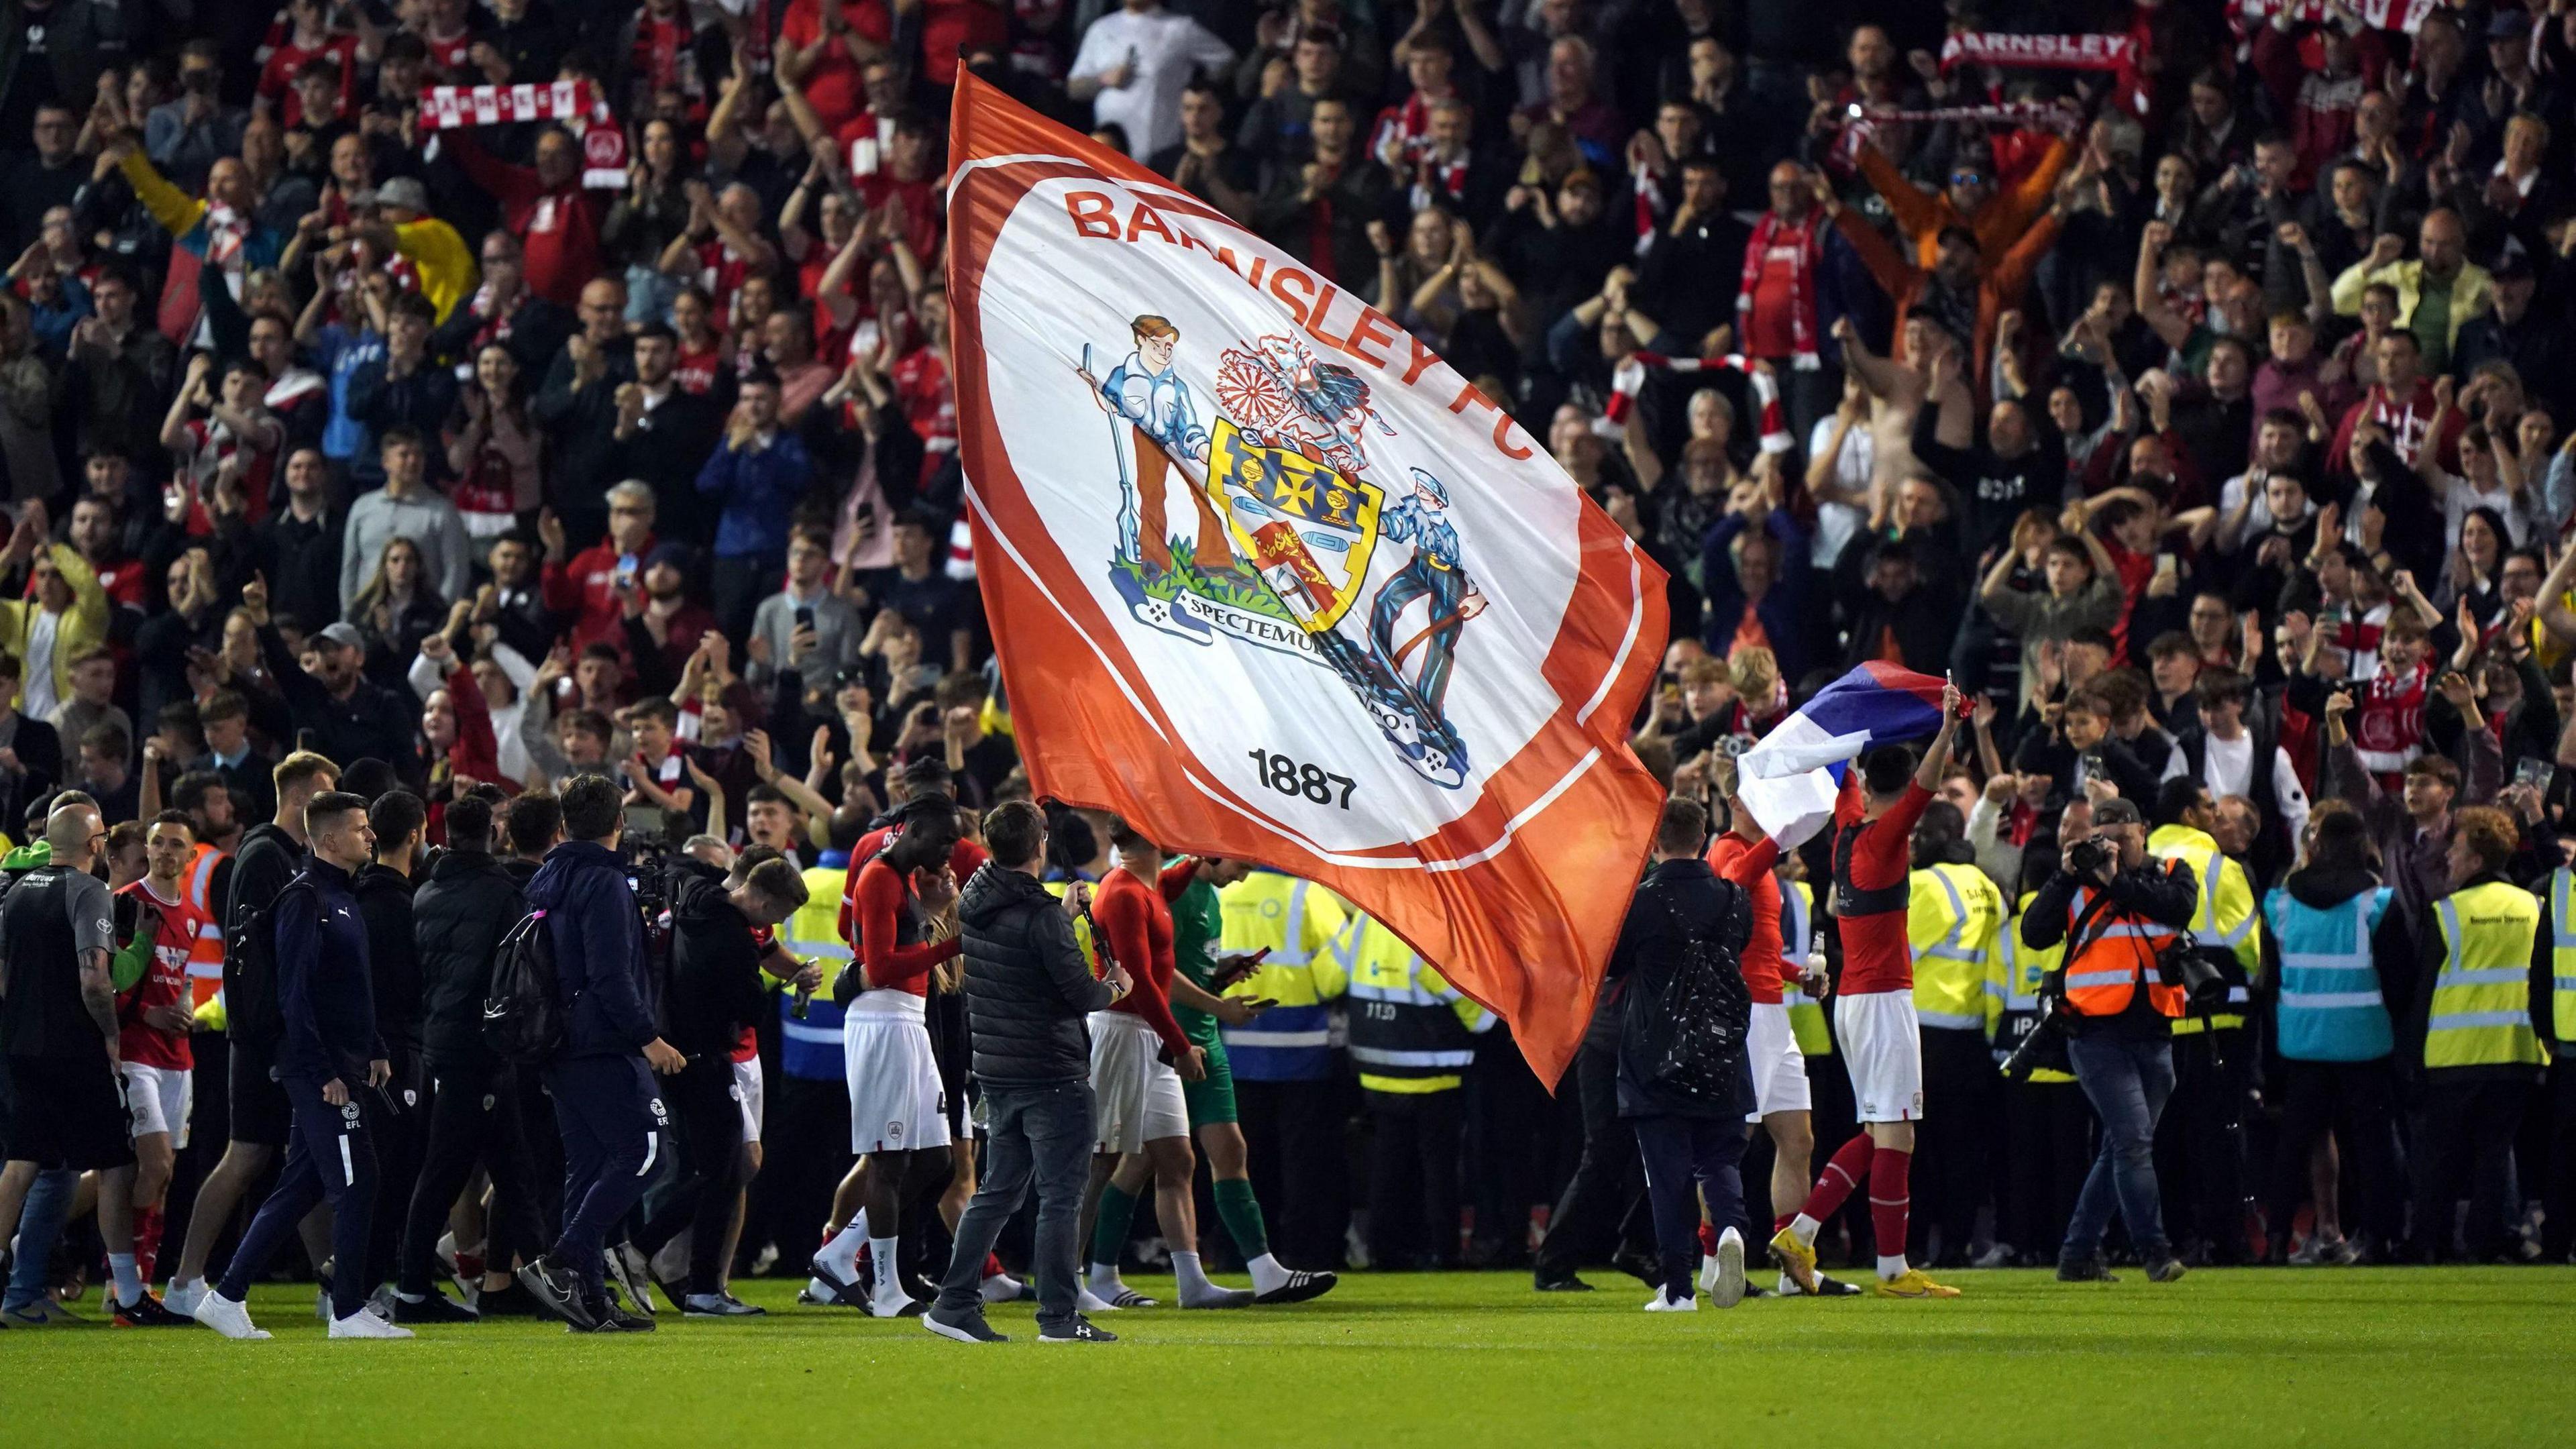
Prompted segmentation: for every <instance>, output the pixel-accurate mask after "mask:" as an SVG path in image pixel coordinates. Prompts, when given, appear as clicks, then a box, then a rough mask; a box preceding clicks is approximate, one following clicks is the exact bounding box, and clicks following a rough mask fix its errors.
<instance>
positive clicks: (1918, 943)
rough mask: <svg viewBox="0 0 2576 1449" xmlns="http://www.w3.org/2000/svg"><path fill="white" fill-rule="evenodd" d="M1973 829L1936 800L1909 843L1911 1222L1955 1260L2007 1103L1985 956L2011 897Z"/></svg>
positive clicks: (1926, 1243) (1924, 1241) (1921, 1245)
mask: <svg viewBox="0 0 2576 1449" xmlns="http://www.w3.org/2000/svg"><path fill="white" fill-rule="evenodd" d="M1967 828H1968V822H1967V817H1966V816H1964V815H1962V814H1960V813H1959V807H1958V806H1956V805H1953V804H1951V803H1950V802H1949V801H1947V800H1935V801H1933V802H1932V803H1930V804H1929V805H1926V806H1924V807H1923V816H1922V818H1921V819H1919V820H1917V821H1916V822H1915V824H1914V830H1913V834H1912V836H1911V838H1910V839H1909V840H1908V841H1907V850H1908V852H1909V854H1910V855H1911V856H1912V860H1913V867H1914V868H1913V870H1912V871H1910V872H1909V873H1908V874H1907V877H1906V906H1905V935H1906V941H1907V944H1908V945H1910V946H1912V947H1913V948H1914V1017H1915V1022H1916V1025H1917V1032H1916V1035H1917V1037H1918V1039H1919V1043H1920V1046H1921V1050H1922V1053H1923V1118H1922V1122H1921V1123H1920V1125H1918V1126H1917V1127H1916V1128H1915V1129H1914V1130H1915V1152H1916V1154H1917V1155H1916V1158H1915V1161H1916V1163H1917V1164H1918V1166H1917V1168H1916V1170H1915V1173H1914V1179H1913V1195H1914V1202H1913V1210H1914V1211H1913V1217H1912V1222H1913V1224H1914V1236H1915V1237H1916V1238H1917V1239H1918V1240H1919V1241H1918V1242H1917V1244H1916V1246H1917V1248H1918V1250H1923V1249H1929V1250H1931V1251H1934V1252H1937V1253H1938V1254H1939V1255H1941V1256H1943V1257H1945V1258H1949V1259H1952V1260H1961V1259H1964V1258H1965V1257H1966V1256H1967V1251H1968V1242H1969V1239H1970V1238H1972V1237H1973V1236H1975V1233H1976V1227H1977V1208H1978V1206H1979V1205H1980V1204H1981V1203H1982V1202H1983V1201H1984V1200H1985V1196H1986V1189H1987V1186H1988V1183H1989V1180H1990V1179H1991V1178H1992V1176H1993V1172H1992V1168H1991V1165H1990V1154H1989V1153H1988V1151H1987V1148H1988V1144H1989V1143H1990V1142H1991V1141H1992V1140H1993V1135H1994V1124H1995V1113H1996V1111H1997V1110H1998V1108H1999V1107H2000V1105H2001V1098H2000V1095H1999V1094H1998V1093H1997V1092H1996V1090H1995V1086H1996V1079H1995V1064H1994V1058H1993V1056H1992V1055H1991V1052H1990V1049H1989V1047H1988V1045H1987V1042H1986V958H1987V957H1988V956H1989V955H1992V954H1993V952H1994V946H1995V935H1996V933H1997V932H1999V931H2001V930H2002V929H2003V924H2004V916H2005V914H2006V912H2005V910H2004V895H2003V892H2002V891H2001V890H1999V889H1997V888H1996V886H1995V883H1994V881H1993V879H1992V878H1990V877H1989V876H1987V874H1986V873H1985V872H1984V871H1982V870H1979V869H1978V868H1977V865H1976V858H1977V856H1976V850H1975V849H1974V847H1972V846H1970V845H1969V844H1968V842H1967V839H1966V835H1967ZM1891 1251H1893V1250H1891Z"/></svg>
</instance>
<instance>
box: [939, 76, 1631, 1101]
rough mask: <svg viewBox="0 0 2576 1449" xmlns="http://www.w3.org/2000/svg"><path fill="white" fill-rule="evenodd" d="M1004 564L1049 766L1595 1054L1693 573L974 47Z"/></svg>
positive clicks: (965, 145)
mask: <svg viewBox="0 0 2576 1449" xmlns="http://www.w3.org/2000/svg"><path fill="white" fill-rule="evenodd" d="M950 146H951V153H950V162H951V167H952V173H951V181H950V187H949V211H948V215H949V236H950V243H949V245H950V251H949V262H948V267H949V298H950V309H951V312H952V315H953V318H954V324H953V325H954V339H953V348H952V353H953V355H954V357H955V359H956V382H955V385H956V389H957V414H958V427H959V433H960V438H959V442H960V446H961V448H962V449H963V453H964V460H965V467H966V477H967V496H968V502H969V505H970V509H971V516H972V518H973V520H974V527H975V539H974V557H975V567H976V576H977V579H978V582H979V583H980V584H981V586H982V589H983V594H984V607H985V612H986V614H987V616H988V618H989V619H990V621H991V624H992V629H993V637H994V641H995V644H996V646H997V647H998V649H999V651H1000V655H1001V662H1002V674H1003V678H1004V681H1005V683H1006V685H1007V687H1008V689H1009V695H1010V700H1011V715H1012V722H1013V727H1014V732H1015V734H1016V736H1017V738H1018V741H1019V745H1020V749H1021V752H1022V754H1023V755H1024V756H1025V758H1026V760H1027V763H1028V770H1029V777H1030V783H1031V784H1032V785H1033V786H1034V787H1035V788H1036V790H1037V791H1038V792H1039V793H1040V794H1042V795H1053V796H1056V797H1058V798H1060V799H1063V800H1066V801H1069V802H1072V803H1075V804H1079V805H1084V806H1090V807H1094V808H1100V809H1107V810H1113V811H1116V812H1117V813H1118V814H1120V815H1122V816H1124V817H1126V818H1127V819H1128V820H1130V821H1132V822H1134V823H1135V824H1136V825H1137V827H1138V828H1139V829H1141V830H1143V831H1145V832H1146V833H1148V834H1150V835H1152V836H1153V837H1154V838H1156V839H1157V840H1158V841H1160V842H1162V843H1163V844H1164V845H1165V847H1166V848H1167V849H1172V850H1182V851H1191V852H1199V853H1206V854H1213V855H1221V856H1226V857H1239V858H1243V859H1247V860H1253V861H1258V862H1261V863H1263V864H1266V865H1270V866H1273V867H1276V868H1278V869H1280V870H1285V871H1289V872H1292V873H1294V874H1297V875H1300V876H1304V877H1306V878H1308V879H1311V880H1315V881H1319V882H1322V883H1323V884H1325V885H1327V886H1330V887H1331V888H1332V889H1334V890H1335V891H1337V892H1339V893H1341V894H1342V895H1343V896H1345V897H1347V898H1349V899H1350V900H1351V901H1352V902H1354V903H1356V904H1357V905H1358V906H1359V907H1360V908H1361V909H1363V910H1365V911H1367V912H1368V913H1369V914H1371V915H1373V916H1375V917H1376V918H1377V919H1378V920H1380V921H1381V922H1383V923H1385V924H1386V925H1387V926H1388V927H1389V928H1391V929H1393V930H1394V931H1395V932H1397V933H1398V934H1399V935H1401V936H1402V937H1403V938H1404V939H1405V940H1406V941H1407V942H1409V943H1410V944H1411V945H1412V946H1413V947H1414V949H1415V950H1417V951H1419V952H1420V953H1421V954H1422V956H1423V958H1424V959H1426V960H1427V961H1429V962H1431V963H1432V964H1433V965H1435V966H1437V967H1438V968H1439V969H1440V971H1441V973H1442V974H1443V975H1445V976H1447V977H1448V978H1449V979H1450V980H1451V981H1452V982H1454V983H1456V984H1457V985H1458V986H1459V988H1460V989H1462V990H1464V991H1465V992H1467V993H1468V994H1469V995H1471V996H1473V997H1475V998H1476V999H1477V1000H1478V1001H1480V1002H1482V1003H1483V1004H1484V1005H1486V1006H1488V1007H1490V1008H1492V1009H1493V1010H1495V1011H1497V1012H1499V1013H1500V1014H1501V1015H1502V1016H1503V1017H1504V1019H1505V1020H1507V1021H1509V1022H1510V1023H1511V1025H1512V1028H1513V1031H1514V1033H1515V1035H1516V1037H1517V1039H1518V1041H1519V1043H1520V1045H1521V1048H1522V1050H1523V1052H1524V1053H1525V1054H1526V1055H1527V1057H1528V1059H1529V1062H1530V1064H1531V1066H1533V1067H1534V1068H1536V1069H1537V1071H1538V1073H1539V1075H1540V1076H1541V1077H1542V1078H1543V1079H1545V1080H1548V1081H1551V1082H1552V1081H1554V1080H1555V1079H1556V1078H1557V1076H1558V1075H1559V1073H1560V1072H1561V1071H1562V1070H1563V1068H1564V1066H1565V1064H1566V1063H1567V1062H1568V1061H1569V1060H1571V1059H1572V1057H1573V1055H1574V1049H1575V1046H1576V1044H1577V1042H1578V1041H1579V1040H1580V1039H1581V1037H1582V1034H1583V1028H1584V1024H1585V1020H1586V1018H1587V1016H1588V1014H1589V1012H1590V1010H1591V1006H1592V998H1593V993H1594V990H1595V988H1596V987H1597V986H1598V985H1599V983H1600V978H1601V970H1602V966H1603V964H1604V963H1605V961H1606V960H1607V958H1608V956H1609V953H1610V947H1611V945H1612V943H1613V942H1614V941H1615V940H1616V939H1617V936H1618V930H1619V922H1620V917H1621V915H1622V914H1623V913H1624V911H1625V910H1626V907H1627V902H1628V897H1629V895H1630V893H1631V891H1632V890H1633V889H1634V887H1635V884H1636V881H1637V877H1638V872H1639V870H1640V868H1641V867H1642V866H1643V865H1644V863H1645V860H1646V855H1647V851H1648V847H1649V845H1650V844H1651V842H1652V838H1653V834H1654V827H1655V821H1656V818H1657V813H1658V810H1659V807H1660V804H1661V800H1662V792H1661V790H1660V789H1659V788H1658V787H1657V786H1656V784H1655V782H1654V779H1653V777H1651V776H1650V775H1648V774H1647V773H1646V771H1645V769H1644V768H1643V767H1642V766H1640V765H1639V764H1638V763H1637V760H1636V757H1635V756H1634V755H1632V754H1631V753H1630V752H1629V750H1628V746H1627V743H1626V741H1627V733H1628V725H1629V721H1630V719H1631V717H1632V716H1633V714H1634V712H1635V709H1636V707H1637V704H1638V701H1639V699H1640V698H1641V697H1642V695H1643V692H1644V690H1645V689H1646V688H1647V687H1648V685H1649V684H1650V683H1652V681H1653V678H1654V673H1655V669H1656V666H1657V663H1658V660H1659V658H1660V655H1661V653H1662V650H1663V644H1664V632H1665V624H1666V619H1665V611H1664V573H1663V571H1662V570H1661V569H1659V568H1657V567H1656V566H1655V565H1654V564H1653V563H1652V562H1650V561H1649V560H1648V559H1647V558H1646V557H1645V555H1644V554H1643V553H1642V552H1640V551H1639V550H1638V549H1637V548H1636V547H1635V546H1634V545H1633V544H1632V543H1630V541H1629V540H1628V538H1627V537H1626V535H1624V534H1623V533H1621V532H1620V530H1619V528H1618V527H1617V525H1615V524H1613V523H1612V522H1611V521H1610V520H1609V518H1608V517H1607V516H1606V515H1604V514H1603V513H1602V512H1601V510H1600V509H1599V508H1597V507H1595V506H1594V505H1593V504H1592V503H1591V502H1590V501H1589V500H1588V499H1586V498H1585V497H1584V495H1583V493H1582V491H1581V490H1580V489H1579V488H1578V487H1576V485H1575V483H1574V482H1573V480H1572V479H1570V478H1568V477H1567V476H1566V475H1565V473H1564V472H1563V471H1562V470H1561V469H1559V468H1558V467H1557V466H1556V464H1555V463H1554V462H1553V461H1551V460H1550V459H1549V457H1548V454H1547V451H1546V449H1545V448H1544V447H1542V446H1541V445H1540V443H1539V442H1538V441H1537V440H1535V439H1533V438H1531V437H1530V436H1529V435H1528V434H1527V433H1525V432H1523V431H1522V430H1521V429H1520V427H1519V426H1518V425H1517V424H1515V423H1514V422H1513V421H1512V419H1511V417H1510V416H1509V415H1508V414H1506V413H1505V412H1504V411H1503V410H1502V408H1501V407H1500V406H1499V405H1498V403H1497V402H1496V401H1495V400H1494V399H1491V398H1488V397H1486V396H1485V395H1484V394H1483V393H1481V392H1479V391H1478V390H1477V389H1476V388H1475V387H1474V386H1472V385H1471V384H1470V383H1469V382H1468V380H1467V379H1466V378H1464V377H1461V376H1460V375H1459V374H1458V372H1457V370H1456V369H1454V368H1452V367H1450V366H1449V365H1448V364H1446V363H1444V362H1442V361H1441V360H1440V359H1439V357H1437V356H1436V355H1434V354H1433V353H1432V352H1431V351H1430V349H1428V348H1426V347H1424V346H1423V345H1422V344H1421V343H1420V342H1419V341H1417V340H1415V339H1414V338H1413V337H1411V336H1408V335H1407V334H1406V333H1405V332H1404V330H1403V329H1402V328H1400V327H1398V326H1397V325H1396V324H1395V323H1394V322H1393V321H1391V320H1389V319H1388V317H1387V316H1386V315H1385V314H1384V313H1382V312H1380V311H1378V310H1377V309H1376V308H1374V307H1371V306H1368V305H1367V304H1366V303H1364V302H1363V301H1362V300H1361V299H1360V298H1359V297H1358V296H1355V295H1353V294H1352V293H1351V292H1349V291H1346V290H1345V289H1344V288H1343V287H1341V286H1339V285H1337V284H1336V283H1335V282H1334V281H1332V280H1330V279H1328V278H1327V277H1325V276H1323V275H1322V274H1321V273H1320V272H1319V270H1318V269H1317V268H1316V267H1314V266H1312V265H1308V264H1306V263H1302V262H1299V261H1297V260H1295V259H1294V258H1292V257H1291V256H1289V255H1288V254H1287V253H1286V252H1285V251H1283V250H1281V249H1280V248H1279V247H1276V246H1273V245H1272V244H1270V243H1269V242H1267V241H1264V240H1263V239H1261V238H1260V237H1258V236H1256V235H1254V234H1253V233H1252V232H1250V231H1248V230H1246V229H1244V228H1243V227H1242V226H1241V225H1239V224H1238V223H1236V222H1234V221H1232V220H1230V219H1228V218H1227V217H1226V216H1225V215H1224V214H1223V213H1221V212H1219V211H1218V210H1216V209H1215V208H1214V207H1212V206H1209V205H1207V204H1206V203H1204V202H1201V201H1199V200H1197V199H1195V198H1193V197H1191V196H1190V195H1189V194H1188V193H1186V192H1183V191H1181V190H1179V189H1178V188H1176V187H1174V186H1172V185H1171V184H1170V183H1169V182H1168V181H1166V180H1164V179H1163V178H1161V177H1159V176H1156V175H1154V174H1153V173H1152V172H1150V171H1147V170H1145V169H1144V168H1142V167H1140V166H1137V165H1136V164H1134V163H1133V162H1131V161H1129V160H1128V159H1127V158H1126V157H1124V156H1121V155H1118V154H1116V153H1114V152H1111V151H1108V150H1106V149H1103V148H1102V147H1100V146H1097V145H1094V144H1092V143H1091V142H1090V141H1088V140H1087V139H1085V138H1084V137H1082V136H1079V135H1077V134H1075V133H1074V132H1072V131H1069V130H1066V129H1064V128H1062V127H1060V126H1057V125H1054V124H1052V123H1050V122H1048V121H1046V120H1044V119H1042V118H1041V117H1039V116H1038V115H1036V114H1035V113H1033V112H1031V111H1028V110H1026V109H1024V108H1022V107H1021V106H1019V105H1017V104H1015V103H1014V102H1012V101H1011V100H1009V99H1008V98H1006V97H1005V96H1003V95H1002V94H1001V93H1000V92H999V91H997V90H995V89H994V88H992V87H990V86H988V85H986V84H984V83H983V82H981V81H978V80H977V79H975V78H974V77H973V76H972V75H969V74H966V73H964V72H960V74H959V76H958V84H957V98H956V106H955V112H954V123H953V129H952V131H951V133H950Z"/></svg>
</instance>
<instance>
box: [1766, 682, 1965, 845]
mask: <svg viewBox="0 0 2576 1449" xmlns="http://www.w3.org/2000/svg"><path fill="white" fill-rule="evenodd" d="M1941 689H1942V681H1941V680H1938V679H1935V678H1933V677H1932V676H1931V675H1929V674H1917V673H1915V672H1913V671H1912V670H1909V669H1900V668H1898V667H1896V666H1895V665H1893V664H1881V663H1875V662H1873V663H1869V664H1863V665H1861V666H1860V667H1858V668H1856V669H1854V670H1852V671H1851V672H1850V673H1849V674H1846V675H1844V676H1843V677H1842V678H1840V679H1837V680H1835V681H1834V682H1833V683H1831V684H1828V685H1826V686H1825V687H1824V688H1823V689H1820V690H1818V691H1816V695H1815V697H1814V698H1813V699H1810V700H1808V701H1807V702H1806V703H1805V704H1804V705H1802V706H1800V707H1799V709H1798V711H1797V712H1796V713H1795V714H1792V715H1790V716H1789V717H1788V718H1787V719H1784V720H1782V721H1781V722H1780V723H1779V724H1778V725H1777V726H1775V727H1774V728H1773V729H1772V731H1771V732H1770V733H1769V734H1767V735H1764V736H1763V737H1762V739H1761V741H1760V742H1759V743H1757V744H1755V745H1754V746H1753V748H1751V749H1749V750H1747V751H1745V752H1744V753H1743V755H1741V756H1740V757H1738V758H1737V760H1736V762H1735V770H1736V793H1737V794H1738V795H1740V796H1742V797H1743V799H1744V804H1745V807H1746V808H1747V809H1749V810H1751V811H1752V812H1753V818H1754V820H1755V822H1756V823H1758V824H1759V825H1761V827H1762V829H1763V831H1764V832H1765V833H1766V834H1768V835H1770V836H1771V837H1772V838H1773V839H1775V840H1778V841H1779V842H1780V844H1781V846H1782V848H1784V849H1785V848H1788V847H1791V846H1795V845H1798V844H1801V843H1803V842H1804V841H1805V840H1806V839H1807V838H1808V837H1810V836H1812V835H1814V834H1815V833H1816V832H1817V831H1818V830H1821V829H1823V828H1824V824H1825V822H1826V821H1827V820H1829V819H1831V818H1832V817H1833V812H1834V795H1835V792H1836V791H1837V790H1838V789H1839V788H1840V787H1841V784H1842V776H1843V770H1844V768H1845V767H1846V766H1848V765H1849V764H1850V763H1851V762H1852V761H1853V760H1856V759H1858V758H1860V756H1861V754H1862V753H1863V752H1864V751H1866V750H1868V749H1870V748H1871V747H1872V746H1874V745H1881V744H1888V743H1892V742H1895V741H1899V740H1908V739H1921V738H1923V737H1925V736H1928V735H1931V734H1934V733H1936V732H1938V731H1939V730H1940V728H1941Z"/></svg>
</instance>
